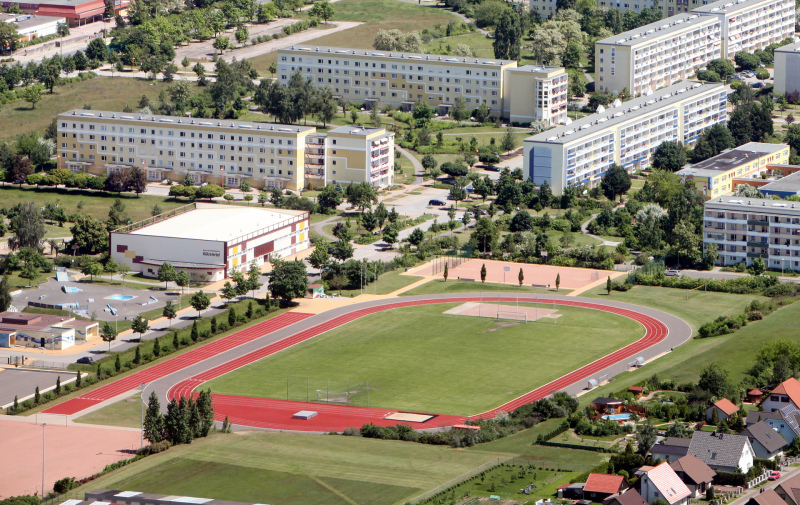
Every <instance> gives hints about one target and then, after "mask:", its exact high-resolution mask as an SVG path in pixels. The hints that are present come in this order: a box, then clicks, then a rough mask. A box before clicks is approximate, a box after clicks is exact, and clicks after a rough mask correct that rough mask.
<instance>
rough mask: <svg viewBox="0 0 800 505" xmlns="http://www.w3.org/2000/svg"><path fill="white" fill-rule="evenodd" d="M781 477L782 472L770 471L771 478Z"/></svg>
mask: <svg viewBox="0 0 800 505" xmlns="http://www.w3.org/2000/svg"><path fill="white" fill-rule="evenodd" d="M780 478H781V472H769V480H778V479H780Z"/></svg>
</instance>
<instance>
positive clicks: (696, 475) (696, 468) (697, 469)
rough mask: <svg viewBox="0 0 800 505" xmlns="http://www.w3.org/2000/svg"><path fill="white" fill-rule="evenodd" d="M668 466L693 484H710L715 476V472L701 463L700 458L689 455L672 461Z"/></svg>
mask: <svg viewBox="0 0 800 505" xmlns="http://www.w3.org/2000/svg"><path fill="white" fill-rule="evenodd" d="M669 466H671V467H672V469H673V470H675V471H676V472H683V473H684V474H685V475H686V476H687V477H688V478H689V479H690V480H691V481H692V482H694V483H695V484H700V483H702V482H711V480H712V479H713V478H714V476H715V475H717V472H715V471H714V470H712V469H711V467H709V466H708V465H706V464H705V463H703V461H702V460H701V459H700V458H698V457H696V456H692V455H691V454H687V455H686V456H684V457H682V458H681V459H678V460H675V461H673V462H672V463H671V464H670V465H669Z"/></svg>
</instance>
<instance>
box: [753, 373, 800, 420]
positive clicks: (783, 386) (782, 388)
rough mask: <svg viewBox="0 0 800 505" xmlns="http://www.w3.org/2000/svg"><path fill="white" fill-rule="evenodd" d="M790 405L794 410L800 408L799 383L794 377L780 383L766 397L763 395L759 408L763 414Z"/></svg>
mask: <svg viewBox="0 0 800 505" xmlns="http://www.w3.org/2000/svg"><path fill="white" fill-rule="evenodd" d="M790 403H791V404H792V405H794V407H795V408H797V407H799V406H800V381H798V380H797V379H795V378H794V377H792V378H790V379H787V380H785V381H783V382H781V383H780V384H778V386H777V387H776V388H775V389H773V390H772V391H771V392H770V393H769V394H768V395H764V400H763V401H762V402H761V406H762V407H763V408H764V411H765V412H772V411H774V410H780V409H782V408H783V407H785V406H787V405H788V404H790Z"/></svg>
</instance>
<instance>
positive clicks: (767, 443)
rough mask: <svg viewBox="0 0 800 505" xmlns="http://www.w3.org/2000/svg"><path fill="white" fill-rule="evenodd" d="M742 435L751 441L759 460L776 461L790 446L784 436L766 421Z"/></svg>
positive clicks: (755, 425) (747, 429) (753, 426)
mask: <svg viewBox="0 0 800 505" xmlns="http://www.w3.org/2000/svg"><path fill="white" fill-rule="evenodd" d="M740 435H744V436H745V437H747V438H749V439H750V444H751V445H752V446H753V451H754V452H755V455H756V458H759V459H775V457H776V456H780V455H781V454H783V449H784V448H786V446H787V445H789V444H788V443H787V442H786V439H785V438H783V435H781V434H780V433H778V432H777V431H775V430H774V429H773V428H772V427H771V426H770V425H769V424H767V423H765V422H764V421H760V422H758V423H756V424H753V425H751V426H748V427H747V428H745V430H744V431H742V432H741V433H740Z"/></svg>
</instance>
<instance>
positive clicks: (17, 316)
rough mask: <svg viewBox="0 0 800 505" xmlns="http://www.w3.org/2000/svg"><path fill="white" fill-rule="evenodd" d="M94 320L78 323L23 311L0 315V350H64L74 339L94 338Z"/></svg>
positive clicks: (60, 317) (97, 328)
mask: <svg viewBox="0 0 800 505" xmlns="http://www.w3.org/2000/svg"><path fill="white" fill-rule="evenodd" d="M98 332H99V323H98V322H97V321H78V320H76V319H75V318H74V317H71V316H53V315H49V314H34V313H27V312H2V313H0V347H12V346H15V345H16V346H23V347H43V348H45V349H50V350H63V349H68V348H70V347H72V346H73V345H75V343H76V340H77V341H81V340H84V341H85V340H87V339H88V338H92V337H96V336H97V335H98Z"/></svg>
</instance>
